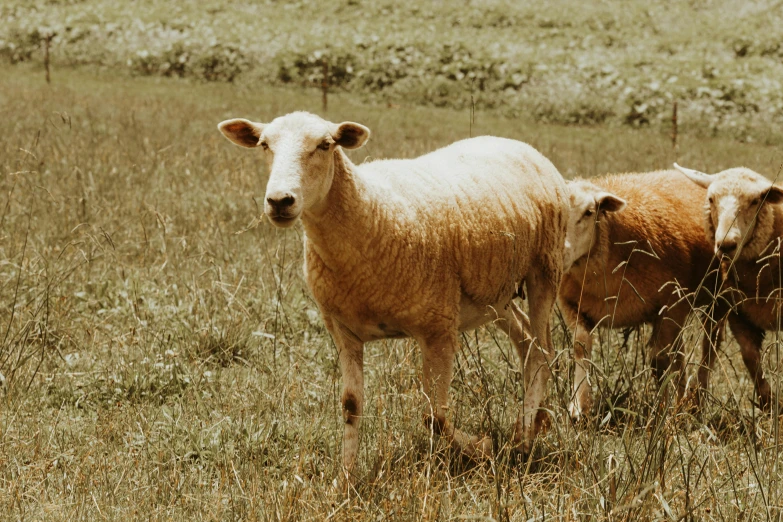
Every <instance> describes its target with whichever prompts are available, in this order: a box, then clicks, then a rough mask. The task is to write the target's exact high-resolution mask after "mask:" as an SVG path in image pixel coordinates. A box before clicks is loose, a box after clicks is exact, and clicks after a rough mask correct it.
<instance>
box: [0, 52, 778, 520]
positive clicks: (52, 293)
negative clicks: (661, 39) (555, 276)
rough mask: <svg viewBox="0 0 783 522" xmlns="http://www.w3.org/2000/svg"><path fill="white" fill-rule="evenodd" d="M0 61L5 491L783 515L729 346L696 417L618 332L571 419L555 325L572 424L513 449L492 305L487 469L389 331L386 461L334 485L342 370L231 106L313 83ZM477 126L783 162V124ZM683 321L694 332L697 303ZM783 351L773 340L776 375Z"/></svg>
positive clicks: (454, 127) (466, 409) (562, 376)
mask: <svg viewBox="0 0 783 522" xmlns="http://www.w3.org/2000/svg"><path fill="white" fill-rule="evenodd" d="M0 78H2V80H0V113H2V116H3V117H2V118H0V129H2V133H1V135H2V136H3V140H2V143H1V144H0V162H1V168H2V178H0V303H2V306H0V328H1V329H0V342H1V344H0V372H2V374H3V375H4V376H5V383H4V385H2V388H0V434H1V435H0V508H1V509H2V512H3V513H4V514H5V515H4V516H7V517H8V518H9V519H14V520H26V519H33V520H41V519H46V520H102V519H113V520H129V519H149V520H160V519H167V520H168V519H176V520H179V519H189V520H215V519H243V520H244V519H250V520H254V519H264V520H267V519H268V520H324V519H326V518H327V517H329V519H330V520H355V519H361V520H384V519H392V520H411V519H427V520H434V519H442V520H449V519H465V518H467V519H471V518H475V519H482V517H483V519H485V520H488V519H495V520H530V519H551V518H562V519H566V520H574V519H583V518H584V519H586V518H591V519H612V520H632V519H640V520H642V519H652V518H656V519H667V520H669V519H671V520H682V519H693V520H704V519H716V520H737V519H757V518H759V519H765V518H775V519H778V518H779V517H780V516H781V507H780V506H781V498H782V497H781V493H783V491H781V478H783V473H782V472H781V470H780V462H779V459H778V450H777V448H778V444H779V427H778V424H777V423H775V422H772V421H771V419H770V417H769V416H765V415H762V414H759V412H758V411H757V410H754V409H753V408H752V406H751V399H752V386H751V385H750V383H749V382H748V378H747V376H746V372H745V370H744V368H743V367H742V363H741V361H740V359H739V355H738V350H737V348H736V346H735V345H734V344H733V343H729V344H728V345H727V346H726V347H725V349H724V353H723V354H722V355H721V357H720V359H719V361H718V364H717V365H716V372H715V374H714V379H713V383H714V386H713V388H712V390H713V397H712V399H711V400H710V401H709V404H708V405H707V407H706V411H705V414H704V416H703V417H702V418H694V417H692V416H690V415H688V414H686V413H682V412H679V411H677V410H674V409H672V408H671V407H670V405H667V404H665V403H664V404H662V402H661V400H660V398H659V393H660V392H659V390H658V387H657V386H656V385H655V383H654V382H653V379H652V377H651V375H650V372H649V370H648V369H647V365H646V364H645V362H644V361H645V353H644V341H645V339H646V333H645V332H636V331H630V332H626V334H627V335H625V337H624V336H623V333H622V332H615V333H606V332H603V333H602V334H601V337H600V343H597V344H599V346H596V348H595V353H596V364H597V365H598V371H597V379H596V380H597V384H596V386H597V391H596V393H597V395H596V397H597V398H599V399H600V401H601V407H600V411H599V412H598V415H597V418H596V420H595V421H591V422H589V423H587V424H585V425H581V426H572V425H571V423H570V422H569V420H568V416H567V413H566V410H565V405H566V401H567V393H566V392H565V390H568V389H569V383H570V380H569V379H570V377H569V371H570V368H571V360H570V350H569V346H568V334H567V332H565V330H564V328H563V326H562V324H561V323H560V322H557V330H556V346H557V349H558V354H557V366H558V370H559V371H558V372H557V374H556V375H557V376H556V379H554V380H553V384H552V386H551V393H550V397H549V400H548V405H549V407H550V408H551V411H552V414H553V416H554V419H555V422H554V423H553V427H552V429H550V430H549V432H548V433H547V434H546V435H544V436H542V437H541V438H540V440H539V444H538V446H537V448H536V450H535V452H534V457H533V458H532V459H531V460H530V461H528V462H516V461H514V460H513V459H512V458H511V455H510V453H509V451H508V448H507V447H506V443H507V441H508V438H509V434H510V430H511V425H512V422H513V419H514V416H515V405H516V404H517V401H518V399H519V396H520V394H521V385H520V378H519V373H518V372H517V371H516V369H515V368H516V361H515V356H514V353H513V351H512V350H511V349H510V346H509V345H508V342H507V341H506V339H505V338H504V337H503V336H496V335H495V331H494V329H492V328H485V329H481V330H479V331H477V332H476V333H470V334H467V335H465V336H464V337H463V350H462V352H461V353H460V354H459V357H458V366H457V367H458V371H457V373H456V379H455V382H454V385H453V390H452V399H453V400H452V404H453V407H452V415H453V418H454V419H455V422H456V423H457V424H458V425H461V426H463V427H465V428H466V429H467V430H468V431H471V432H483V433H489V434H490V435H491V436H492V437H493V440H494V441H495V445H496V452H495V453H496V454H495V458H494V459H493V460H492V461H491V462H490V463H488V464H486V465H483V466H479V467H474V466H471V465H469V464H467V463H463V462H461V461H460V459H459V458H458V457H456V456H454V455H451V454H450V453H449V452H448V451H447V449H446V448H445V445H444V444H443V443H442V442H441V441H438V440H437V439H435V440H433V439H432V438H431V437H430V434H429V433H427V430H426V429H425V428H424V426H423V423H422V422H421V411H422V403H423V400H422V396H421V392H420V381H419V366H420V361H419V353H418V350H417V349H416V347H415V345H414V344H413V343H412V342H405V341H395V342H392V341H389V342H378V343H374V344H370V345H368V347H367V351H366V358H365V368H366V387H367V393H366V397H367V399H366V400H367V408H366V415H367V417H366V422H365V424H364V426H363V434H362V446H361V451H360V466H361V468H362V470H363V473H365V474H366V478H365V480H363V481H361V482H360V484H359V485H358V486H357V488H356V490H355V491H352V492H351V494H350V495H348V496H345V495H344V494H343V493H342V492H341V491H339V490H338V489H336V488H335V487H334V485H333V484H334V479H335V478H336V477H337V471H338V464H339V462H340V437H341V434H342V423H341V422H340V410H339V404H338V397H339V392H338V390H339V382H340V377H339V371H338V369H337V364H336V357H335V348H334V346H333V344H332V342H331V340H330V338H329V336H328V334H327V333H326V331H325V329H324V327H323V325H322V323H321V321H320V318H319V316H318V314H317V310H316V306H315V303H314V302H313V301H312V299H311V298H310V297H309V295H308V294H307V291H306V289H305V286H304V284H303V281H302V276H301V263H302V258H301V230H300V229H295V230H292V231H287V232H282V231H278V230H275V229H273V228H272V227H271V226H270V225H269V224H268V223H267V222H266V221H264V220H261V221H260V222H257V221H255V218H256V216H258V208H257V205H256V203H255V200H257V199H258V197H259V196H261V195H262V194H263V190H264V184H265V176H266V173H265V171H264V167H263V166H262V162H261V161H260V158H259V157H258V155H254V154H250V153H242V152H241V151H239V150H238V149H236V148H234V147H232V146H231V145H230V144H228V143H227V142H226V141H225V140H224V139H223V138H222V137H221V136H220V135H219V134H218V132H217V130H216V128H215V124H216V123H217V122H218V121H220V120H222V119H225V118H227V117H230V116H251V117H254V118H258V119H262V120H264V119H269V118H271V117H273V116H274V115H278V114H283V113H285V112H288V111H290V110H293V109H310V110H314V111H316V110H317V108H318V103H319V98H318V96H317V94H315V93H309V92H291V91H280V90H274V89H253V90H250V89H248V88H240V87H235V86H231V85H198V84H192V83H186V82H181V81H175V80H167V81H156V80H152V79H138V78H137V79H129V78H124V77H117V76H116V75H109V74H104V75H102V76H99V77H88V76H86V75H84V74H83V73H78V72H69V71H58V73H57V77H56V81H55V85H53V86H51V87H47V86H46V85H45V84H43V78H42V76H41V74H39V71H37V70H31V69H26V68H23V67H16V68H13V69H4V70H2V71H0ZM327 116H328V117H329V118H331V119H333V120H336V121H340V120H343V119H351V120H355V121H360V122H362V123H365V124H367V125H368V126H369V127H370V128H371V129H372V130H373V132H374V134H373V139H372V141H371V142H370V144H369V146H368V147H367V148H365V149H362V150H361V151H358V153H357V154H354V158H355V159H356V160H361V159H363V158H364V157H365V156H372V157H384V156H414V155H418V154H420V153H422V152H425V151H429V150H432V149H433V148H435V147H437V146H440V145H444V144H446V143H449V142H451V141H453V140H455V139H458V138H462V137H466V136H467V134H468V131H469V125H468V114H467V113H461V112H460V113H458V112H452V111H445V110H433V109H421V108H406V107H403V108H399V109H388V108H385V107H368V106H364V105H359V104H356V103H353V102H352V101H351V100H350V99H347V98H340V97H336V98H334V99H333V101H332V103H331V105H330V113H329V114H328V115H327ZM686 131H687V129H686ZM473 133H474V134H480V133H491V134H496V135H502V136H509V137H514V138H519V139H523V140H525V141H528V142H530V143H532V144H533V145H535V146H537V147H538V148H539V149H540V150H541V151H542V152H543V153H544V154H546V155H547V156H549V157H550V158H551V159H552V160H553V161H554V162H555V164H556V165H557V166H558V167H559V168H560V169H561V171H562V172H563V174H564V175H566V176H567V177H572V176H574V175H582V176H591V175H594V174H597V173H603V172H610V171H611V172H616V171H624V170H643V169H656V168H660V167H664V166H667V165H669V164H671V162H672V161H673V160H674V159H679V160H681V163H684V164H687V165H689V166H693V167H694V168H704V169H708V170H717V169H720V168H724V167H728V166H733V165H737V164H746V165H748V166H751V167H753V168H754V169H756V170H758V171H761V172H767V173H773V172H777V168H778V163H779V162H780V160H781V155H780V152H779V151H778V150H776V149H774V148H770V147H763V146H760V145H752V144H737V143H733V142H728V141H719V140H697V139H695V138H693V137H692V136H690V135H688V134H685V135H683V136H682V137H681V138H682V140H681V151H682V152H681V155H680V157H679V158H675V157H674V155H673V153H672V151H671V149H670V145H669V138H668V136H666V135H665V134H659V133H654V132H649V131H636V132H629V131H626V130H622V131H621V130H617V129H608V128H569V127H557V126H531V125H529V124H526V123H524V122H520V121H514V120H505V119H500V118H496V117H493V116H492V115H486V114H481V113H479V114H478V115H477V121H476V123H475V124H474V126H473ZM254 198H255V199H254ZM686 335H687V336H688V343H687V344H688V346H689V349H693V347H694V346H695V345H696V341H697V331H696V327H695V326H694V327H693V328H692V329H691V330H689V331H688V333H687V334H686ZM624 340H625V341H626V342H625V343H624V342H623V341H624ZM777 349H778V345H777V343H773V344H772V348H771V349H770V350H768V352H767V357H766V359H765V366H766V367H767V368H769V370H770V380H771V381H772V382H773V383H775V384H777V381H778V380H779V379H778V374H777V372H776V369H777V366H778V361H779V358H778V351H777ZM690 371H691V373H693V367H691V368H690Z"/></svg>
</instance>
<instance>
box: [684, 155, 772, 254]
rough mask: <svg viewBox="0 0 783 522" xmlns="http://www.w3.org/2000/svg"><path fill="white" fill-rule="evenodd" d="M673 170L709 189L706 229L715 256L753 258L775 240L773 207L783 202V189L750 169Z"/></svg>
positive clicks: (705, 207)
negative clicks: (711, 171)
mask: <svg viewBox="0 0 783 522" xmlns="http://www.w3.org/2000/svg"><path fill="white" fill-rule="evenodd" d="M674 168H676V169H677V170H678V171H680V172H681V173H682V174H684V175H685V176H687V177H688V179H690V180H691V181H693V182H694V183H696V184H698V185H701V186H702V187H705V188H707V201H706V203H705V206H704V228H705V232H706V233H707V240H708V241H710V242H711V243H712V244H713V245H714V249H715V254H716V255H718V256H719V257H724V256H725V257H729V258H731V259H740V258H744V259H753V258H756V257H758V256H759V255H761V253H762V252H763V251H764V249H766V247H767V246H768V245H769V243H770V242H771V241H772V240H773V239H774V238H775V237H776V235H777V234H776V232H775V230H774V228H775V224H774V214H773V209H772V208H771V207H770V205H771V204H778V203H782V202H783V189H782V188H780V187H777V186H775V185H773V184H772V183H771V182H770V181H769V180H768V179H767V178H765V177H764V176H762V175H761V174H759V173H757V172H754V171H752V170H750V169H747V168H744V167H739V168H733V169H728V170H724V171H722V172H719V173H717V174H713V175H709V174H705V173H703V172H699V171H697V170H692V169H686V168H683V167H680V166H679V165H677V164H676V163H675V164H674Z"/></svg>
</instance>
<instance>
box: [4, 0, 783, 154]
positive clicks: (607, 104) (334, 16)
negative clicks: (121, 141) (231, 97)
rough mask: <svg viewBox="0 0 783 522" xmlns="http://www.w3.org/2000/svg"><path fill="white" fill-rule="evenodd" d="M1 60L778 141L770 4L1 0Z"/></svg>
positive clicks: (778, 60)
mask: <svg viewBox="0 0 783 522" xmlns="http://www.w3.org/2000/svg"><path fill="white" fill-rule="evenodd" d="M0 19H2V20H3V23H2V24H0V59H3V60H5V59H8V60H10V61H11V62H16V61H33V62H38V63H40V61H41V56H42V52H41V48H40V39H41V37H42V36H45V35H47V34H52V33H56V36H55V37H54V40H53V41H52V60H53V62H54V63H55V64H56V65H58V66H62V65H76V64H81V65H84V64H90V65H92V66H98V67H109V68H112V69H115V70H125V71H130V72H133V73H134V74H140V75H164V76H185V77H192V78H199V79H202V80H232V81H235V82H237V83H246V84H254V85H258V84H262V85H282V84H285V83H288V84H294V85H297V84H302V83H319V82H320V81H321V78H322V66H321V60H322V59H326V60H327V61H328V62H329V63H330V67H331V69H330V71H331V73H330V74H329V76H330V80H329V81H330V83H331V84H332V85H333V87H332V88H333V90H338V91H339V90H348V91H350V92H353V93H355V94H356V95H358V96H362V97H363V98H365V99H367V100H376V101H383V102H392V103H399V102H400V101H404V102H407V103H416V104H421V105H429V106H433V105H434V106H448V107H452V108H464V107H467V106H469V105H470V103H471V100H473V102H475V103H476V104H477V106H478V107H479V108H480V109H482V110H483V109H486V108H493V109H494V110H496V111H502V112H503V113H504V114H507V115H511V116H514V117H519V116H524V117H529V118H533V119H535V120H536V121H539V122H554V123H570V124H596V123H611V124H614V125H631V126H648V125H651V126H661V125H665V124H666V123H667V122H668V121H669V120H670V116H671V110H672V103H673V101H674V100H679V107H680V119H681V122H682V123H683V125H686V126H688V127H690V130H691V132H694V133H695V132H698V133H700V134H702V135H704V136H724V137H732V138H734V139H738V140H742V141H749V140H752V141H756V142H761V143H774V144H780V143H783V133H781V130H780V129H781V128H783V83H781V78H783V36H782V34H783V33H781V30H780V27H781V24H783V9H782V8H781V4H780V1H779V0H752V1H748V0H676V1H670V0H646V1H639V0H637V1H626V0H604V1H601V2H581V1H579V0H555V1H549V2H546V3H545V4H542V3H540V2H531V1H510V0H480V1H479V0H440V1H437V2H425V3H422V4H419V3H412V4H410V3H405V2H392V1H387V0H382V1H366V0H333V1H331V2H329V4H328V5H324V4H323V2H319V1H317V0H296V1H286V2H280V1H273V0H241V1H236V0H233V1H229V0H177V1H175V2H171V1H164V0H135V1H133V2H118V1H116V0H5V1H4V2H3V3H2V5H0Z"/></svg>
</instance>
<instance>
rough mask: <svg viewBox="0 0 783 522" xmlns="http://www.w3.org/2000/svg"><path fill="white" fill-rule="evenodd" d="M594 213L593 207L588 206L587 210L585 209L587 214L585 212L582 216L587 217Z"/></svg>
mask: <svg viewBox="0 0 783 522" xmlns="http://www.w3.org/2000/svg"><path fill="white" fill-rule="evenodd" d="M592 215H593V209H591V208H588V209H587V210H585V214H584V216H582V217H586V218H588V217H590V216H592Z"/></svg>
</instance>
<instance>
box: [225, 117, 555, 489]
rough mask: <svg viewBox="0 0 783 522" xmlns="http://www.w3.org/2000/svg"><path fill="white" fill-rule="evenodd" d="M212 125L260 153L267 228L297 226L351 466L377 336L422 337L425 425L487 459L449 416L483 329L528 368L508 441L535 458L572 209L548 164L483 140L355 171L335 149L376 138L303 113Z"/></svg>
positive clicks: (481, 442)
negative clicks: (332, 350)
mask: <svg viewBox="0 0 783 522" xmlns="http://www.w3.org/2000/svg"><path fill="white" fill-rule="evenodd" d="M218 127H219V129H220V130H221V132H223V134H224V135H225V136H226V137H227V138H228V139H229V140H231V141H233V142H234V143H236V144H238V145H241V146H244V147H256V146H260V147H261V148H262V149H263V150H264V152H265V156H266V159H267V163H268V165H269V169H270V177H269V182H268V184H267V189H266V202H265V212H266V214H267V216H268V217H269V218H270V219H271V221H272V223H274V224H275V225H277V226H281V227H287V226H291V225H292V224H293V223H294V222H295V221H297V220H298V219H301V221H302V223H303V225H304V230H305V278H306V280H307V284H308V286H309V288H310V290H311V292H312V294H313V296H314V297H315V300H316V301H317V302H318V305H319V307H320V310H321V314H322V315H323V319H324V323H325V325H326V327H327V328H328V330H329V332H330V333H331V334H332V337H333V338H334V341H335V344H336V345H337V347H338V350H339V359H340V367H341V370H342V375H343V381H344V382H343V394H342V406H343V417H344V419H345V436H344V439H343V464H344V468H345V470H346V471H347V472H348V473H349V474H350V472H351V471H352V470H353V469H354V465H355V462H356V454H357V447H358V440H359V432H358V430H359V424H360V422H361V418H362V409H363V405H362V403H363V377H362V353H363V347H364V343H366V342H368V341H373V340H376V339H385V338H396V337H412V338H414V339H416V340H417V341H418V343H419V345H420V346H421V349H422V359H423V374H424V378H423V386H424V393H425V396H426V398H427V400H428V401H429V404H428V405H425V409H426V411H427V412H428V415H427V419H428V421H430V422H431V426H432V429H433V430H434V431H435V432H436V433H439V434H441V435H442V436H445V437H447V438H448V440H449V441H450V443H451V445H452V446H453V447H455V448H457V449H459V450H460V451H462V452H463V453H464V454H467V455H469V456H482V455H485V454H487V453H488V452H489V451H490V449H491V448H490V441H489V440H488V439H487V438H484V439H478V438H477V437H473V438H471V437H469V436H467V435H466V434H464V433H462V432H460V431H459V430H457V429H455V428H453V427H452V425H451V424H450V423H449V422H448V421H447V419H446V411H447V396H448V389H449V385H450V383H451V379H452V373H453V362H454V355H455V352H456V351H457V350H458V349H459V342H458V332H459V331H462V330H467V329H473V328H476V327H478V326H480V325H482V324H485V323H487V322H489V321H496V322H497V324H498V325H499V326H500V327H501V328H502V329H503V330H504V331H505V332H506V333H507V334H508V335H509V337H510V338H511V340H512V341H513V344H514V345H515V347H516V349H517V351H518V353H519V355H520V357H521V358H522V361H523V362H524V365H525V388H526V394H525V399H524V401H523V408H522V411H521V412H520V415H519V417H518V419H517V423H516V425H515V434H514V440H515V442H516V443H517V444H518V445H519V447H520V448H521V449H523V450H525V451H527V450H529V448H530V444H531V442H532V440H533V438H534V437H535V434H536V431H537V429H538V428H537V426H538V424H539V423H540V419H539V417H538V413H539V407H540V405H541V402H542V400H543V398H544V396H545V393H546V383H547V380H548V379H549V376H550V370H549V366H548V364H549V358H550V357H551V353H552V338H551V332H550V327H549V325H550V313H551V311H552V306H553V304H554V302H555V299H556V295H557V288H558V285H559V283H560V278H561V275H562V261H563V245H564V243H565V234H566V218H567V212H568V200H567V191H566V187H565V183H564V181H563V179H562V177H561V176H560V174H559V173H558V171H557V169H556V168H555V167H554V166H553V165H552V163H551V162H549V160H547V159H546V158H545V157H544V156H542V155H541V154H540V153H538V152H537V151H536V150H535V149H533V148H532V147H530V146H529V145H526V144H524V143H521V142H518V141H514V140H509V139H503V138H495V137H479V138H472V139H468V140H463V141H459V142H456V143H454V144H452V145H450V146H448V147H445V148H442V149H439V150H437V151H435V152H431V153H429V154H426V155H424V156H421V157H419V158H416V159H409V160H379V161H372V162H368V163H364V164H361V165H355V164H354V163H352V162H351V160H350V159H349V158H348V157H347V156H346V155H345V153H344V152H343V149H356V148H359V147H361V146H362V145H363V144H364V142H365V141H366V140H367V138H368V137H369V135H370V131H369V130H368V129H367V128H366V127H364V126H362V125H359V124H357V123H351V122H345V123H341V124H334V123H331V122H328V121H325V120H323V119H321V118H320V117H318V116H315V115H312V114H308V113H304V112H296V113H292V114H288V115H286V116H282V117H279V118H277V119H275V120H274V121H272V122H271V123H269V124H262V123H253V122H250V121H248V120H244V119H233V120H228V121H224V122H222V123H221V124H220V125H219V126H218ZM523 281H525V284H526V288H527V292H528V298H529V302H530V303H531V306H530V309H531V311H530V325H529V328H530V331H531V332H532V335H533V336H534V338H535V339H536V341H538V342H539V343H540V345H537V346H536V348H535V349H532V350H530V349H528V348H529V346H530V342H529V341H530V340H531V339H530V337H529V336H525V334H524V329H523V322H524V321H525V317H524V314H523V313H522V311H521V309H520V308H519V307H518V305H517V304H516V303H514V302H512V299H513V298H514V296H515V295H516V294H517V292H518V290H519V286H520V285H521V283H522V282H523ZM537 344H538V343H537ZM542 413H543V412H542ZM430 414H431V415H430Z"/></svg>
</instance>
